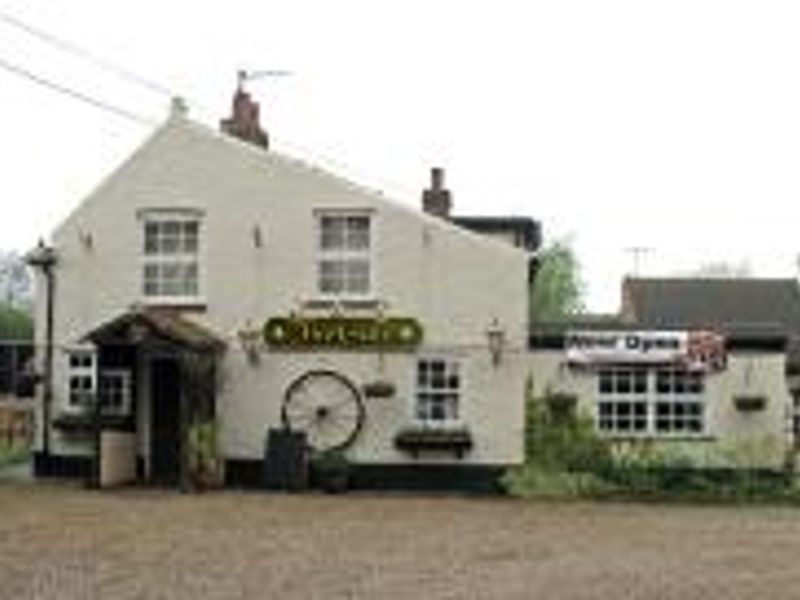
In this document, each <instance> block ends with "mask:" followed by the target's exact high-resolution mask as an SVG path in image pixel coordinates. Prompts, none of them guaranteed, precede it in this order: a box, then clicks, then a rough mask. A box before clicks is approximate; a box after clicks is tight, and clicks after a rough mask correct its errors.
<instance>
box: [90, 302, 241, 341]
mask: <svg viewBox="0 0 800 600" xmlns="http://www.w3.org/2000/svg"><path fill="white" fill-rule="evenodd" d="M135 325H140V326H143V327H144V328H145V332H146V333H147V334H149V335H152V336H155V337H156V338H159V339H162V340H165V341H168V342H172V343H175V344H178V345H179V346H184V347H187V348H190V349H193V350H200V351H221V350H223V349H224V348H225V346H226V343H225V341H224V340H223V339H222V338H220V337H218V336H217V335H216V334H214V333H213V332H211V331H210V330H208V329H206V328H205V327H203V326H202V325H199V324H198V323H195V322H194V321H190V320H189V319H187V318H186V317H184V316H182V315H181V314H180V313H178V312H175V311H172V310H168V309H158V308H134V309H132V310H130V311H128V312H125V313H123V314H121V315H120V316H118V317H116V318H114V319H112V320H111V321H108V322H106V323H103V324H102V325H100V326H98V327H96V328H95V329H93V330H92V331H90V332H89V333H88V334H86V336H84V337H85V339H87V340H89V341H92V342H94V343H103V342H107V341H115V340H116V341H119V340H124V341H132V340H134V338H136V337H137V334H135V333H134V332H133V331H132V326H135Z"/></svg>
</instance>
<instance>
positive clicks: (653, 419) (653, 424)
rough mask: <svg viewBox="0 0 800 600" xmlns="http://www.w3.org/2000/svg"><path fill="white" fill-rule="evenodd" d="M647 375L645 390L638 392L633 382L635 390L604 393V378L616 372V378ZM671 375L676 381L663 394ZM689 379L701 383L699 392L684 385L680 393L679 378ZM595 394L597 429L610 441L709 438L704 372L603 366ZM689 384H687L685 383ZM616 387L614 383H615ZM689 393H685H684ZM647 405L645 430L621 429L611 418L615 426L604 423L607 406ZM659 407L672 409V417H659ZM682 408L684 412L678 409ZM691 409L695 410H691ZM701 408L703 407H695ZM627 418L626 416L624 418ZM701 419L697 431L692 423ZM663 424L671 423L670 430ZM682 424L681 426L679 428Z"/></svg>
mask: <svg viewBox="0 0 800 600" xmlns="http://www.w3.org/2000/svg"><path fill="white" fill-rule="evenodd" d="M636 371H638V372H643V373H644V376H645V380H644V381H645V387H644V390H639V391H637V390H636V389H634V387H636V386H634V385H633V379H631V385H630V386H627V387H628V389H630V390H631V391H630V392H628V391H610V392H609V391H604V390H603V389H602V388H603V387H604V384H603V381H604V376H605V377H608V374H609V373H614V374H615V375H613V376H612V379H613V378H615V377H616V374H617V373H619V372H629V373H633V372H636ZM665 374H670V377H671V378H672V381H673V386H672V389H670V390H667V391H663V390H661V389H660V377H662V376H663V375H665ZM678 375H680V376H681V378H687V379H689V380H691V381H694V382H695V383H698V384H699V385H698V386H697V389H687V387H686V386H685V385H684V388H683V390H680V391H679V390H678V389H677V388H678V386H677V385H674V383H675V381H676V379H675V377H676V376H678ZM594 378H595V392H594V406H593V412H594V424H595V430H596V431H597V432H598V433H599V434H600V435H602V436H605V437H609V438H658V439H675V438H700V437H705V436H707V435H708V425H709V424H708V403H707V395H706V386H707V374H706V373H705V372H702V371H692V370H687V369H683V368H681V367H676V366H674V365H609V366H606V367H601V368H600V369H598V370H597V372H596V373H595V377H594ZM684 384H685V381H684ZM612 386H613V384H612ZM684 390H685V391H684ZM625 401H627V402H630V403H631V404H633V403H644V405H645V414H644V427H643V428H641V429H637V428H636V427H633V426H632V427H631V428H630V429H623V428H619V427H618V426H617V425H614V423H615V418H616V419H619V415H618V414H617V415H615V417H612V418H611V421H610V422H611V426H610V427H607V428H604V427H603V422H604V420H607V419H608V417H607V416H606V415H602V414H601V411H602V410H603V409H602V406H603V405H611V406H619V405H621V404H623V402H625ZM659 406H668V407H671V409H672V411H671V414H669V415H663V414H662V415H661V416H659ZM678 407H680V410H678ZM690 407H691V410H690ZM695 407H699V408H695ZM630 414H631V417H630V418H631V419H634V418H635V416H634V415H633V410H632V409H631V413H630ZM623 418H624V416H623ZM697 420H699V427H697V428H695V427H694V426H693V425H692V423H693V422H696V421H697ZM659 422H662V423H666V422H669V423H670V427H669V428H661V426H660V425H659ZM679 423H680V425H678V424H679Z"/></svg>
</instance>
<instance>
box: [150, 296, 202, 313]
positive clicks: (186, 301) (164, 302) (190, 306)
mask: <svg viewBox="0 0 800 600" xmlns="http://www.w3.org/2000/svg"><path fill="white" fill-rule="evenodd" d="M140 304H141V305H142V306H146V307H147V308H169V309H172V310H185V311H193V312H205V311H206V310H207V308H208V307H207V303H206V299H205V298H200V297H196V298H189V297H186V298H175V297H166V296H164V297H159V296H152V297H145V298H142V299H141V300H140Z"/></svg>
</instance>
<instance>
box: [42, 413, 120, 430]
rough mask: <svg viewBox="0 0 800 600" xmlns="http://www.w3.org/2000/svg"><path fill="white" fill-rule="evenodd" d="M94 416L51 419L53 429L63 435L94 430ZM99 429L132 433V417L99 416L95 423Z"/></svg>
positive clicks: (59, 416)
mask: <svg viewBox="0 0 800 600" xmlns="http://www.w3.org/2000/svg"><path fill="white" fill-rule="evenodd" d="M94 419H95V417H94V415H92V414H89V413H62V414H60V415H57V416H56V417H55V418H54V419H53V427H54V428H55V429H59V430H61V431H63V432H65V433H89V432H91V431H92V430H93V429H94V426H95V423H94ZM97 425H98V427H99V428H100V429H116V430H119V431H133V430H134V429H135V427H134V425H135V424H134V422H133V417H132V416H130V415H124V416H121V415H103V414H101V415H100V418H99V422H98V423H97Z"/></svg>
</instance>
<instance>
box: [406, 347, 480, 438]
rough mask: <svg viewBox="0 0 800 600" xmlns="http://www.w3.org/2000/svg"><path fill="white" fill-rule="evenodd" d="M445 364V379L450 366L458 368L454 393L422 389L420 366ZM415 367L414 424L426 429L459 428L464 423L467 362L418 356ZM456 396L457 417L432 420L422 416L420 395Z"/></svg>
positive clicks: (448, 358) (448, 390)
mask: <svg viewBox="0 0 800 600" xmlns="http://www.w3.org/2000/svg"><path fill="white" fill-rule="evenodd" d="M434 362H443V363H444V364H445V377H447V374H448V366H449V367H452V366H456V368H457V375H458V387H457V389H456V390H455V392H453V391H452V390H451V389H449V388H448V389H447V390H440V391H437V390H435V389H433V388H432V387H427V388H424V389H421V388H420V365H421V364H422V363H434ZM413 364H414V367H413V370H412V377H413V379H412V386H411V389H412V390H413V393H412V394H411V408H410V410H411V415H412V419H411V420H412V422H413V423H414V424H416V425H418V426H421V427H426V428H444V429H447V428H453V427H459V426H461V425H463V423H464V399H465V397H466V389H467V386H466V378H465V361H464V360H463V359H462V358H461V357H457V356H418V357H416V360H414V363H413ZM435 393H438V394H445V395H446V394H453V393H454V394H455V407H456V408H455V412H456V415H455V417H453V416H452V415H447V416H445V418H443V419H431V418H424V417H421V416H420V395H421V394H428V395H432V394H435Z"/></svg>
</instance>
